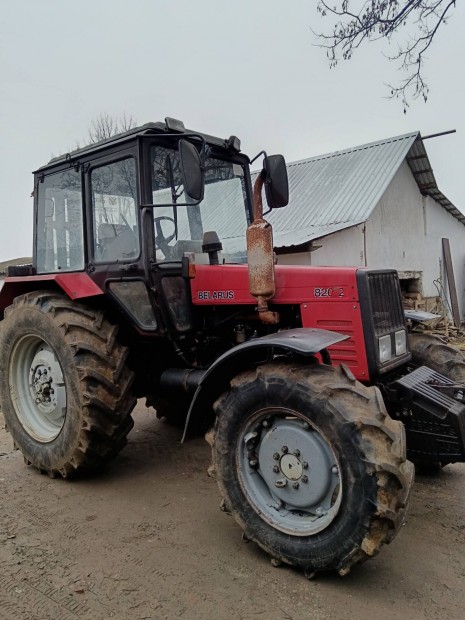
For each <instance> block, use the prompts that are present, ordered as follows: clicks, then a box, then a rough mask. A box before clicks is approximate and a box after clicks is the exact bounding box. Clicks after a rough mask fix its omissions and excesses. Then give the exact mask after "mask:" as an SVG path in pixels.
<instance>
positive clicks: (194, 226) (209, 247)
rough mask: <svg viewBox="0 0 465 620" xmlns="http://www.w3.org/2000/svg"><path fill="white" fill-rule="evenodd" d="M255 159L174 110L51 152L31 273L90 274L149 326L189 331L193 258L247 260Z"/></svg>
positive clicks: (38, 192)
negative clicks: (192, 126) (158, 119)
mask: <svg viewBox="0 0 465 620" xmlns="http://www.w3.org/2000/svg"><path fill="white" fill-rule="evenodd" d="M281 159H282V158H281ZM265 160H267V158H266V157H265ZM267 161H268V160H267ZM271 161H272V160H271ZM249 164H250V160H249V158H248V157H247V156H246V155H244V154H242V153H241V152H240V141H239V140H238V138H236V137H235V136H231V137H230V138H227V139H221V138H215V137H212V136H207V135H204V134H199V133H194V132H191V131H189V130H186V129H185V128H184V125H183V124H182V123H181V122H180V121H176V120H175V119H170V118H167V119H166V120H165V123H149V124H146V125H143V126H142V127H138V128H135V129H131V130H130V131H128V132H126V133H124V134H120V135H117V136H114V137H112V138H110V139H107V140H103V141H101V142H98V143H96V144H92V145H89V146H86V147H84V148H81V149H78V150H76V151H74V152H72V153H68V154H67V155H64V156H60V157H57V158H55V159H52V160H51V161H50V162H49V163H48V164H47V165H46V166H43V167H42V168H40V169H39V170H37V171H36V172H35V190H34V196H35V231H34V236H35V244H34V248H35V249H34V259H33V260H34V263H33V268H32V272H33V273H34V274H35V275H43V276H53V275H54V274H60V275H61V274H66V273H67V272H72V273H77V272H84V273H86V274H87V275H88V276H90V278H91V279H92V281H93V282H94V283H95V284H96V285H97V286H98V287H99V289H100V290H101V291H103V292H104V293H105V294H107V293H108V294H109V295H110V297H111V298H112V299H113V301H115V302H116V304H117V305H118V306H119V307H120V309H121V310H122V311H123V312H124V313H125V314H126V315H129V320H130V322H131V323H133V324H134V325H135V326H136V327H137V328H139V329H140V330H143V331H144V332H160V333H166V332H168V333H169V332H171V333H172V335H174V333H177V334H179V333H181V334H182V333H184V332H187V331H189V330H191V329H192V328H193V322H192V316H191V297H190V288H189V277H188V273H189V262H195V263H197V264H202V263H203V264H225V263H246V262H247V248H246V237H245V231H246V229H247V226H248V225H249V224H250V223H251V221H252V219H253V204H252V202H253V196H252V188H251V180H250V171H249ZM283 170H284V171H285V163H284V160H283V159H282V162H281V174H282V173H283ZM275 174H276V173H275ZM269 176H270V175H269ZM268 180H269V181H270V180H271V177H270V178H269V179H268ZM285 184H286V187H287V177H286V178H285ZM268 185H269V184H268ZM269 191H270V190H269V188H268V192H269ZM269 196H270V201H271V202H273V200H274V202H276V200H275V199H273V196H272V194H269ZM270 250H271V251H270V252H268V256H267V258H266V260H267V261H268V263H269V264H271V261H272V247H271V248H270ZM173 330H174V331H173Z"/></svg>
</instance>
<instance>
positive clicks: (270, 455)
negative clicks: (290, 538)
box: [237, 408, 342, 536]
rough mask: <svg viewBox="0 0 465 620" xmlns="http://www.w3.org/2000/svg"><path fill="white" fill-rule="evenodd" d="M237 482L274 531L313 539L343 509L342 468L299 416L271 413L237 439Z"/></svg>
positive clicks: (260, 414)
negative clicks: (341, 506)
mask: <svg viewBox="0 0 465 620" xmlns="http://www.w3.org/2000/svg"><path fill="white" fill-rule="evenodd" d="M237 441H238V444H237V447H238V450H237V455H238V472H239V482H240V485H241V487H242V490H243V492H244V494H245V495H246V496H247V498H248V500H249V502H250V504H251V506H252V507H253V509H254V510H255V511H256V512H257V513H258V514H259V515H260V517H261V518H262V519H263V520H264V521H266V522H267V523H268V524H270V525H271V526H273V527H274V528H275V529H277V530H279V531H281V532H284V533H286V534H291V535H295V536H311V535H313V534H316V533H318V532H321V531H322V530H324V529H325V528H327V527H328V526H329V525H330V524H331V523H332V521H333V520H334V519H335V517H336V515H337V513H338V511H339V508H340V504H341V498H342V481H341V480H340V467H339V464H338V461H337V457H336V454H335V452H334V450H333V448H332V447H331V444H330V443H329V442H328V441H327V440H326V439H325V437H324V435H323V434H322V433H321V431H319V430H318V429H317V428H316V427H315V426H312V425H310V424H309V423H308V421H307V420H306V419H305V418H304V417H303V416H301V415H300V414H298V413H297V412H294V411H291V410H287V409H282V408H276V409H274V408H267V409H262V410H260V411H258V412H256V413H255V414H254V415H253V416H252V417H251V418H249V419H248V420H247V422H246V424H245V425H244V426H243V427H242V430H241V432H240V434H239V436H238V440H237Z"/></svg>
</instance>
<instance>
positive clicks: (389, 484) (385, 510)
mask: <svg viewBox="0 0 465 620" xmlns="http://www.w3.org/2000/svg"><path fill="white" fill-rule="evenodd" d="M215 409H216V412H217V416H218V417H217V422H216V428H215V439H214V444H213V460H214V465H215V469H216V471H217V478H218V484H219V488H220V491H221V494H222V496H223V499H224V506H225V508H226V510H228V511H229V512H231V513H232V514H233V515H234V517H235V519H236V521H237V522H238V523H239V525H240V526H241V527H242V529H243V530H244V533H245V536H246V537H247V538H248V539H250V540H254V541H255V542H257V543H258V544H259V545H260V546H261V547H262V548H263V549H265V550H266V551H267V552H268V553H269V554H270V555H271V556H272V558H274V559H276V560H279V561H284V562H287V563H289V564H293V565H296V566H301V567H302V568H303V569H304V570H305V571H306V572H309V573H312V572H316V571H321V570H329V569H336V570H338V571H339V572H340V574H345V573H347V572H348V571H349V570H350V567H351V566H352V565H353V564H356V563H358V562H362V561H364V560H365V559H367V558H368V557H370V556H373V555H375V554H376V553H377V552H378V550H379V548H380V547H381V545H382V544H383V543H385V542H390V541H391V540H392V539H393V537H394V536H395V534H396V533H397V532H398V530H399V528H400V526H401V525H402V523H403V521H404V516H405V511H406V506H407V502H408V498H409V492H410V488H411V485H412V482H413V466H412V465H411V464H410V463H409V462H408V461H406V459H405V441H404V430H403V426H402V424H401V423H399V422H395V421H393V420H391V419H390V418H389V417H387V416H386V411H385V408H384V405H383V402H382V400H381V396H380V394H379V392H378V391H377V390H376V389H375V388H367V387H363V386H362V385H360V384H359V383H357V382H356V381H355V380H354V379H353V377H352V376H351V375H349V373H347V372H346V371H345V370H344V369H342V368H337V369H334V368H332V367H329V366H323V365H314V366H313V367H310V368H309V367H303V366H301V365H292V364H287V363H272V364H267V365H264V366H261V367H259V368H258V369H255V370H253V371H249V372H246V373H243V374H241V375H239V376H238V377H236V378H235V379H234V380H233V382H232V384H231V390H230V391H229V392H228V393H226V394H225V395H223V396H222V397H221V398H220V399H219V401H217V403H216V404H215Z"/></svg>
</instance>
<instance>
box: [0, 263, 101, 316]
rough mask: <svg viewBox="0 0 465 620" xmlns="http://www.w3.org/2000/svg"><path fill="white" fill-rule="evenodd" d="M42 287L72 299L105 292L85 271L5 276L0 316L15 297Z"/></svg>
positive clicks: (1, 294) (1, 292)
mask: <svg viewBox="0 0 465 620" xmlns="http://www.w3.org/2000/svg"><path fill="white" fill-rule="evenodd" d="M41 289H55V290H58V291H62V292H63V293H65V294H66V295H67V296H68V297H69V298H70V299H84V298H87V297H95V296H97V295H103V294H104V293H103V291H102V289H101V288H100V287H99V286H97V284H95V282H94V281H93V280H92V278H90V277H89V276H88V275H87V273H84V272H79V273H52V274H47V275H43V276H26V277H11V278H5V280H3V281H2V282H0V317H2V316H3V312H4V310H5V308H7V307H8V306H10V305H11V304H12V303H13V300H14V299H15V297H18V296H19V295H24V293H29V292H31V291H37V290H41Z"/></svg>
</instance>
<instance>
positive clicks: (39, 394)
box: [9, 336, 67, 443]
mask: <svg viewBox="0 0 465 620" xmlns="http://www.w3.org/2000/svg"><path fill="white" fill-rule="evenodd" d="M9 376H10V390H11V397H12V401H13V406H14V408H15V411H16V414H17V416H18V420H19V421H20V423H21V425H22V426H23V428H24V429H25V430H26V432H27V433H28V434H29V435H31V436H32V437H33V438H34V439H36V440H37V441H40V442H42V443H47V442H50V441H53V439H55V438H56V437H57V436H58V435H59V434H60V432H61V429H62V428H63V425H64V422H65V417H66V401H67V399H66V386H65V381H64V377H63V371H62V368H61V366H60V363H59V361H58V359H57V357H56V355H55V353H54V351H53V349H52V348H51V347H50V345H48V344H47V343H46V342H45V341H44V340H42V338H39V337H38V336H24V337H23V338H21V339H20V340H19V341H18V342H17V343H16V345H15V347H14V349H13V353H12V355H11V358H10V368H9Z"/></svg>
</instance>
